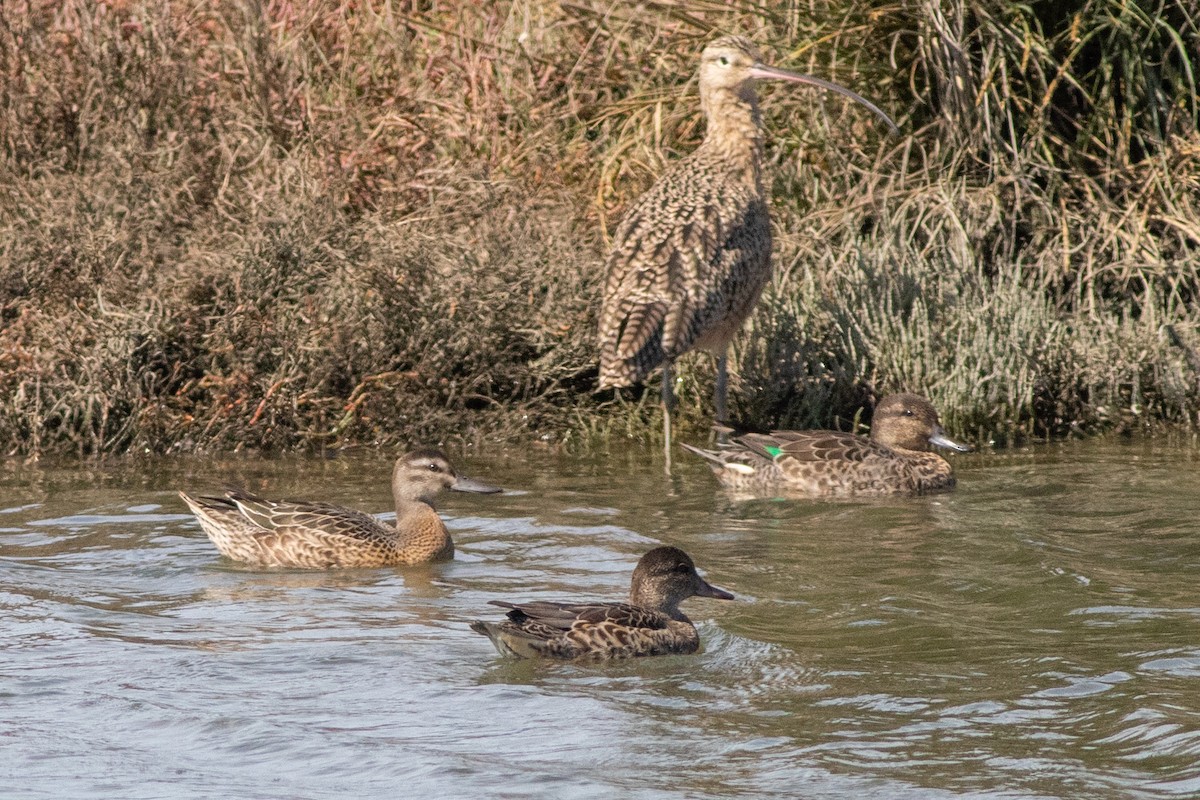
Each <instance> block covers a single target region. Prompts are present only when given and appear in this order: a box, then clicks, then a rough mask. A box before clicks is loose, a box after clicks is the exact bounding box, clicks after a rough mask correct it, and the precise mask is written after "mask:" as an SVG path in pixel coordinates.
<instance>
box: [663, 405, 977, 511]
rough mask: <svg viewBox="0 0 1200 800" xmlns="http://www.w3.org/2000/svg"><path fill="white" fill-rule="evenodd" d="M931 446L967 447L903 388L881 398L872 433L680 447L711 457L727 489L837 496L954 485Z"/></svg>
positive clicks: (795, 434) (780, 434)
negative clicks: (703, 447) (717, 446)
mask: <svg viewBox="0 0 1200 800" xmlns="http://www.w3.org/2000/svg"><path fill="white" fill-rule="evenodd" d="M930 445H936V446H938V447H945V448H949V449H951V450H957V451H959V452H967V451H969V450H970V449H971V448H970V447H969V446H967V445H965V444H960V443H958V442H956V441H954V440H953V439H950V438H949V437H948V436H946V432H945V431H943V430H942V426H941V424H940V423H939V422H938V415H937V411H936V410H934V407H933V404H931V403H930V402H929V401H928V400H926V399H925V398H924V397H921V396H920V395H916V394H907V393H906V394H892V395H888V396H887V397H885V398H883V399H882V400H880V401H879V405H877V406H876V407H875V414H874V417H873V418H872V420H871V438H870V439H864V438H862V437H859V436H855V435H854V434H850V433H842V432H839V431H774V432H772V433H769V434H762V433H749V434H744V435H741V436H736V437H734V439H733V440H732V441H731V442H729V443H728V444H725V445H722V446H721V448H720V449H719V450H717V451H711V450H701V449H700V448H698V447H692V446H691V445H686V444H685V445H683V446H684V447H685V448H686V449H687V450H688V451H690V452H692V453H695V454H696V455H698V456H700V457H701V458H703V459H705V460H706V461H708V462H709V466H710V467H712V470H713V472H714V473H715V474H716V476H717V480H719V481H720V482H721V483H722V484H723V485H724V486H727V487H729V488H731V489H736V490H740V491H746V492H752V493H770V492H775V493H779V492H782V493H795V494H803V495H808V496H812V497H834V496H846V495H885V494H926V493H929V492H938V491H945V490H948V489H952V488H954V483H955V479H954V476H953V475H952V474H951V470H950V464H949V463H948V462H947V461H946V459H944V458H942V457H941V456H940V455H938V454H937V453H933V452H931V451H930Z"/></svg>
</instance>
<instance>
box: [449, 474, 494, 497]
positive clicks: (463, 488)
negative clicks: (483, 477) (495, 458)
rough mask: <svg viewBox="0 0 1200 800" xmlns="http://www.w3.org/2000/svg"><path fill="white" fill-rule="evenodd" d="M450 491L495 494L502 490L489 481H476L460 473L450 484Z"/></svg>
mask: <svg viewBox="0 0 1200 800" xmlns="http://www.w3.org/2000/svg"><path fill="white" fill-rule="evenodd" d="M450 491H452V492H473V493H474V494H496V493H497V492H503V491H504V490H503V489H501V488H500V487H499V486H492V485H491V484H490V483H484V482H483V481H476V480H472V479H470V478H464V477H463V476H462V475H459V476H458V479H457V480H456V481H455V482H454V483H453V484H452V485H451V486H450Z"/></svg>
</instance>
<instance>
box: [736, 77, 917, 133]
mask: <svg viewBox="0 0 1200 800" xmlns="http://www.w3.org/2000/svg"><path fill="white" fill-rule="evenodd" d="M750 76H751V77H752V78H756V79H758V80H777V81H791V82H792V83H807V84H809V85H810V86H819V87H821V88H822V89H827V90H829V91H831V92H837V93H838V94H840V95H842V96H843V97H849V98H850V99H851V100H853V101H855V102H856V103H861V104H862V105H864V106H866V107H867V108H869V109H871V110H872V111H874V112H875V115H876V116H878V117H879V118H880V119H881V120H883V121H884V122H886V123H887V126H888V127H889V128H891V131H892V133H898V132H899V131H900V129H899V128H898V127H896V123H895V122H892V118H891V117H889V116H888V115H887V114H885V113H884V112H883V109H881V108H880V107H879V106H877V105H875V104H874V103H872V102H871V101H870V100H868V99H867V98H865V97H863V96H862V95H860V94H858V93H857V92H852V91H850V90H849V89H847V88H846V87H845V86H839V85H838V84H836V83H833V82H831V81H827V80H822V79H821V78H816V77H813V76H812V75H804V74H801V73H799V72H789V71H788V70H786V69H779V68H778V67H769V66H767V65H766V64H755V65H754V66H753V67H751V68H750Z"/></svg>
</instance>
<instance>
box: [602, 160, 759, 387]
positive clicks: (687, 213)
mask: <svg viewBox="0 0 1200 800" xmlns="http://www.w3.org/2000/svg"><path fill="white" fill-rule="evenodd" d="M699 155H701V154H700V152H699V151H697V153H696V154H694V155H693V156H692V157H689V158H686V159H684V160H682V161H680V162H679V163H677V164H676V165H675V166H674V167H673V168H672V169H670V170H668V171H667V172H666V173H665V174H664V175H663V176H662V177H661V178H660V179H659V181H658V182H657V183H656V184H655V185H654V186H653V187H652V188H651V189H650V190H649V191H648V192H646V194H644V195H642V197H641V198H640V199H639V200H638V201H637V202H636V203H635V204H634V206H633V207H632V208H631V209H630V211H629V212H628V214H627V215H626V217H625V219H624V221H623V222H622V223H621V225H620V227H618V229H617V233H616V236H615V238H614V244H613V249H612V252H611V253H610V254H609V257H608V263H607V269H608V277H607V281H606V284H605V290H604V303H603V306H602V308H601V312H600V331H599V340H600V384H601V386H602V387H604V386H626V385H629V384H631V383H638V382H640V381H642V380H644V379H645V378H646V377H647V376H648V375H649V374H650V372H652V371H653V370H654V369H655V367H657V366H658V365H659V364H661V363H662V362H663V360H664V359H667V358H675V357H676V356H679V355H680V354H682V353H684V352H686V351H688V350H689V349H691V348H692V347H693V346H695V345H696V344H697V343H698V342H703V341H704V340H705V339H706V338H707V337H711V336H713V335H714V333H716V334H717V335H716V338H717V339H718V340H723V341H720V342H719V344H720V345H721V346H722V347H723V346H724V343H725V342H727V341H728V339H729V338H730V337H731V336H732V332H736V330H737V329H738V328H739V327H740V326H741V323H742V322H743V321H744V320H745V317H746V315H748V314H749V312H750V309H751V308H752V307H753V305H754V302H755V301H756V300H757V299H758V295H759V293H761V291H762V288H763V286H764V285H765V283H766V280H767V279H768V278H769V277H770V261H769V256H770V249H771V232H770V222H769V219H768V217H767V210H766V206H765V204H764V203H763V202H762V200H761V198H759V197H758V196H757V195H756V194H755V193H754V191H753V190H752V189H750V188H748V187H747V186H746V185H745V184H744V182H741V181H738V180H734V179H733V176H731V175H729V174H728V172H727V171H725V170H722V169H720V168H719V166H718V165H716V164H710V163H709V161H708V160H707V159H704V158H698V157H697V156H699ZM726 328H728V329H729V331H731V332H729V333H726V332H725V329H726Z"/></svg>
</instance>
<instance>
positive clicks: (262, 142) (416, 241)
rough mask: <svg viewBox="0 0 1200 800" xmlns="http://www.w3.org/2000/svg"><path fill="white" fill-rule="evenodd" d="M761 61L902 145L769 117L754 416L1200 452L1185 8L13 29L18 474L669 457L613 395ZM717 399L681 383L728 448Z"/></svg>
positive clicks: (9, 227)
mask: <svg viewBox="0 0 1200 800" xmlns="http://www.w3.org/2000/svg"><path fill="white" fill-rule="evenodd" d="M717 32H737V33H743V34H748V35H750V36H751V37H752V38H753V39H755V41H756V42H758V43H759V44H760V45H762V46H763V47H764V49H766V50H767V51H768V52H770V54H771V57H772V60H773V61H775V62H776V63H778V64H780V65H781V66H786V67H789V68H794V69H797V70H801V71H805V72H811V73H814V74H818V75H821V76H823V77H826V78H829V79H832V80H836V81H838V82H840V83H842V84H844V85H847V86H850V87H852V88H854V89H855V90H856V91H858V92H860V93H861V94H863V95H866V96H868V97H870V98H872V99H873V100H876V101H877V102H878V103H879V104H880V105H881V106H883V107H884V108H885V109H887V110H888V111H889V112H890V113H891V114H892V115H893V116H894V117H896V118H897V119H898V120H900V121H901V128H902V135H901V136H900V137H896V138H888V137H887V134H886V132H885V131H883V130H882V129H881V128H880V127H879V126H878V125H876V124H874V122H873V120H872V119H870V118H869V115H866V114H863V113H862V112H861V111H860V110H859V109H857V108H855V107H854V106H853V105H851V104H848V103H845V102H842V101H841V100H839V99H836V98H833V97H830V96H822V95H819V94H816V93H813V92H809V91H797V90H790V89H788V88H786V87H764V90H763V93H764V95H765V98H764V102H763V107H764V113H765V117H766V125H767V128H768V130H769V131H770V136H771V141H770V143H769V148H768V153H769V159H770V164H769V175H770V176H771V180H772V182H773V185H772V195H773V201H772V210H773V216H774V228H775V233H776V250H775V267H776V275H775V279H774V281H773V284H772V286H771V287H769V288H768V290H767V292H766V294H765V295H764V298H763V301H762V303H761V305H760V307H759V310H758V311H757V312H756V313H755V315H754V316H753V318H752V323H751V325H750V326H749V327H748V328H747V330H746V331H745V332H744V333H743V335H742V336H741V338H740V339H739V340H738V342H737V343H736V348H735V353H734V359H733V372H734V374H735V376H736V378H735V383H734V386H733V392H732V400H733V408H732V411H733V413H734V415H735V416H736V417H738V418H741V419H744V420H746V421H748V422H752V423H753V424H755V425H757V426H761V427H772V426H808V425H825V426H827V425H832V424H835V422H836V421H837V418H839V417H840V418H842V419H843V420H845V419H847V418H852V417H853V415H854V414H855V413H856V411H857V410H858V409H860V408H861V407H862V406H863V405H864V403H865V402H866V401H867V400H868V399H869V398H871V397H874V396H879V395H882V394H884V393H886V392H888V391H892V390H896V389H907V390H912V391H918V392H922V393H924V394H926V395H928V396H929V397H930V398H931V399H932V400H933V402H934V404H935V405H936V406H937V407H938V409H939V410H940V411H941V413H942V417H943V421H944V422H945V424H946V426H947V428H948V429H950V430H954V431H957V432H959V433H961V434H964V435H966V436H969V437H975V438H977V439H980V440H987V439H992V440H996V441H1001V442H1003V441H1011V440H1014V439H1020V438H1024V437H1031V436H1053V435H1062V434H1066V433H1069V432H1072V431H1082V432H1094V431H1104V430H1113V429H1125V430H1128V429H1131V428H1134V427H1139V426H1147V425H1155V424H1159V423H1165V424H1193V423H1194V422H1195V419H1194V415H1195V413H1196V409H1197V408H1198V407H1200V386H1198V374H1197V372H1196V371H1195V369H1194V368H1193V366H1192V365H1191V363H1190V362H1189V358H1191V359H1192V361H1194V362H1196V363H1197V364H1198V365H1200V359H1197V357H1196V349H1197V347H1200V311H1198V309H1197V303H1196V298H1197V293H1198V291H1200V134H1198V133H1197V128H1198V125H1197V123H1198V119H1200V109H1198V107H1197V99H1196V98H1197V72H1198V70H1200V56H1198V55H1197V54H1198V53H1200V17H1198V16H1197V14H1196V11H1195V9H1194V8H1193V4H1192V3H1190V2H1185V0H1161V1H1160V2H1152V3H1128V2H1119V1H1118V0H1072V1H1071V2H1067V3H1056V4H1050V5H1044V4H1040V5H1036V6H1027V5H1022V4H1016V3H1011V2H1002V1H1001V0H988V1H987V2H983V3H967V2H965V0H960V1H958V2H950V3H935V2H930V0H900V2H896V3H890V4H878V3H869V2H860V1H859V0H830V1H829V2H818V3H806V4H799V3H787V4H779V5H772V6H769V7H768V6H760V5H758V4H750V3H735V4H733V5H727V4H724V3H710V2H704V1H703V0H701V2H695V3H689V4H686V6H683V5H680V4H676V3H668V2H663V3H658V2H649V3H642V4H637V5H636V6H634V5H631V4H623V3H611V2H597V1H596V0H577V1H576V0H572V2H565V3H560V2H548V0H512V1H511V2H501V3H489V4H475V3H469V2H464V1H463V0H451V1H449V2H435V1H432V0H431V1H429V2H417V0H413V2H401V3H386V2H380V3H349V2H316V1H315V0H299V2H295V3H277V2H266V3H261V2H254V1H253V0H230V1H229V2H221V3H215V4H214V3H207V2H198V0H175V1H170V2H169V1H168V0H145V1H139V0H112V1H111V2H100V3H91V2H83V0H66V2H61V3H47V2H34V1H33V0H30V1H29V2H9V3H4V4H3V5H0V80H2V81H3V83H4V86H3V91H0V187H2V188H0V446H3V448H4V450H5V451H6V452H16V453H25V454H29V453H35V452H43V451H55V450H66V451H77V452H81V453H97V452H121V451H126V450H130V449H138V450H150V451H156V452H161V451H168V450H172V449H184V450H192V449H207V448H213V449H218V448H219V449H230V448H240V447H252V448H264V449H284V448H311V449H318V448H322V447H329V446H339V445H344V444H350V443H384V444H388V443H395V442H400V441H438V440H441V441H447V440H449V441H454V440H472V439H479V438H483V437H488V438H492V437H496V438H514V439H516V438H532V437H536V436H542V437H547V438H549V439H552V440H554V441H558V442H565V443H568V444H573V445H584V444H588V443H594V442H596V441H603V440H604V439H605V437H612V436H625V435H632V436H637V437H645V438H647V439H649V438H653V437H654V436H656V435H657V432H658V430H659V428H658V422H657V419H656V414H657V413H658V410H657V407H656V403H655V398H656V397H657V393H656V392H653V391H652V392H650V393H649V394H648V395H647V397H646V398H645V399H643V400H639V399H638V398H636V397H632V396H630V397H623V398H621V399H619V400H616V401H614V400H613V399H612V397H611V396H604V395H597V394H594V391H593V390H594V388H595V377H596V361H597V350H596V345H595V342H594V330H595V313H596V309H597V306H598V302H599V292H600V288H601V283H602V280H603V276H602V275H601V265H602V259H603V253H604V250H605V247H606V242H607V236H608V235H609V233H610V232H611V231H612V230H613V228H614V226H615V223H616V221H617V220H619V218H620V215H621V212H622V210H623V209H624V208H625V207H627V205H628V204H629V203H630V201H631V200H632V199H633V198H635V197H636V196H637V195H638V194H639V193H640V192H642V191H644V190H645V189H646V188H647V187H648V186H649V185H650V184H651V183H652V182H653V180H654V178H655V176H656V175H658V174H659V173H660V172H661V171H662V169H663V168H664V165H665V164H666V163H667V162H668V161H669V160H671V159H673V158H676V157H678V156H679V155H680V154H682V153H686V152H688V151H690V150H691V149H692V148H694V147H695V146H696V144H697V143H698V142H699V140H700V138H701V136H702V134H703V130H702V124H701V116H700V113H699V109H698V107H697V101H696V97H695V79H694V74H695V67H696V57H697V54H698V52H699V50H700V49H701V47H702V46H703V44H704V42H705V41H707V40H708V39H710V38H711V37H712V36H713V35H714V34H715V33H717ZM711 376H712V364H711V363H710V361H709V360H708V359H707V358H705V357H703V356H697V357H694V358H691V359H687V360H685V361H683V362H681V364H680V377H681V392H682V393H683V394H685V395H687V394H691V395H694V397H688V398H686V399H687V400H688V402H684V403H682V404H681V408H683V409H685V410H690V413H691V414H692V416H691V417H689V418H685V419H684V420H683V422H684V425H685V426H687V425H690V426H692V427H693V429H695V430H697V431H701V430H704V429H705V428H706V426H707V425H708V421H709V416H708V415H709V413H710V412H709V409H708V405H707V404H708V402H709V400H708V397H709V391H710V386H711Z"/></svg>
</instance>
